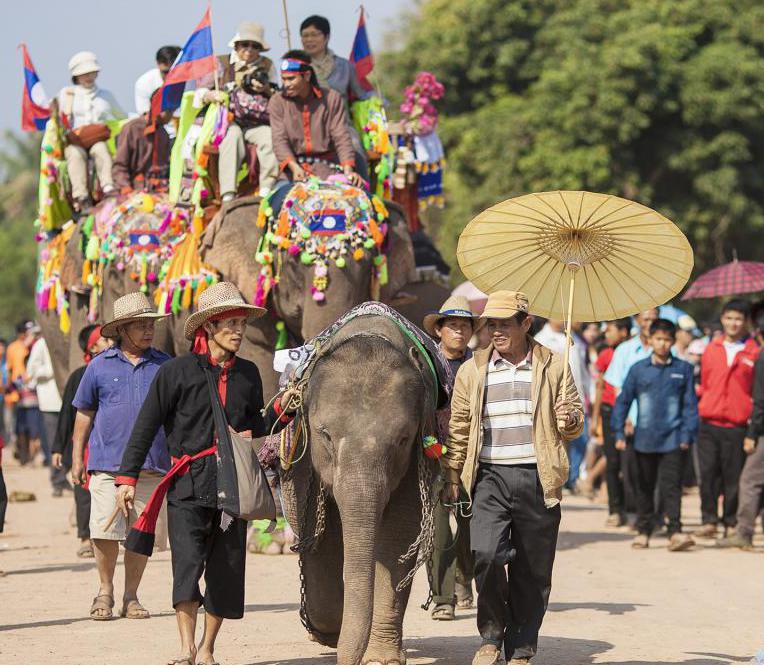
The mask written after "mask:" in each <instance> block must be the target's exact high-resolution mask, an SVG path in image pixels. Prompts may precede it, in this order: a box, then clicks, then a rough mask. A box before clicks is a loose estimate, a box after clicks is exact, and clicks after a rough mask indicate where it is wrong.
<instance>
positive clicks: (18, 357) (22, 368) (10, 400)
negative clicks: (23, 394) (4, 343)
mask: <svg viewBox="0 0 764 665" xmlns="http://www.w3.org/2000/svg"><path fill="white" fill-rule="evenodd" d="M28 355H29V348H28V347H27V345H26V344H24V342H23V341H21V340H19V339H17V340H14V341H13V342H11V343H10V344H9V345H8V348H7V349H6V351H5V362H6V365H7V367H8V382H9V383H10V382H11V381H15V380H16V379H18V378H19V377H22V376H24V374H26V371H27V366H26V360H27V356H28ZM5 401H6V403H7V404H15V403H16V402H18V401H19V394H18V393H17V392H10V393H7V394H6V395H5Z"/></svg>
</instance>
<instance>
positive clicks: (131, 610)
mask: <svg viewBox="0 0 764 665" xmlns="http://www.w3.org/2000/svg"><path fill="white" fill-rule="evenodd" d="M119 616H121V617H122V618H123V619H125V618H127V619H149V618H150V617H151V614H149V611H148V610H147V609H146V608H145V607H144V606H143V605H141V604H140V602H138V601H137V600H136V599H135V598H133V599H132V600H128V601H127V602H126V603H124V604H123V605H122V611H121V612H120V613H119ZM181 662H183V661H181Z"/></svg>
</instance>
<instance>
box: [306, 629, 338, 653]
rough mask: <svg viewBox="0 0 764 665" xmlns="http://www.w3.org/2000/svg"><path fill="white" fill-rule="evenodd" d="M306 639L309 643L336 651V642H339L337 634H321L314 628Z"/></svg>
mask: <svg viewBox="0 0 764 665" xmlns="http://www.w3.org/2000/svg"><path fill="white" fill-rule="evenodd" d="M308 638H309V639H310V641H311V642H316V643H317V644H320V645H322V646H325V647H329V648H330V649H336V648H337V642H339V641H340V635H339V633H321V632H319V631H317V630H316V629H315V628H314V629H313V630H312V631H310V632H309V633H308Z"/></svg>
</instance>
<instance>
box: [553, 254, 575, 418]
mask: <svg viewBox="0 0 764 665" xmlns="http://www.w3.org/2000/svg"><path fill="white" fill-rule="evenodd" d="M568 268H569V269H570V290H569V292H568V317H567V320H566V321H565V364H564V365H563V367H562V401H565V400H566V399H567V398H568V376H570V347H571V345H572V343H573V339H572V338H573V331H572V320H573V293H574V291H575V287H576V270H577V269H578V266H575V265H569V266H568ZM557 426H558V427H559V428H563V427H564V426H565V421H564V420H558V421H557Z"/></svg>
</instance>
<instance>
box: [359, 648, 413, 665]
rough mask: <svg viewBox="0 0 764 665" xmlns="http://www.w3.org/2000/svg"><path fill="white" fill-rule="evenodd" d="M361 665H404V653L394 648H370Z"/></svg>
mask: <svg viewBox="0 0 764 665" xmlns="http://www.w3.org/2000/svg"><path fill="white" fill-rule="evenodd" d="M361 665H406V652H405V651H404V650H403V649H397V648H396V647H394V646H382V645H380V646H375V647H371V646H370V647H369V648H368V649H367V650H366V653H365V654H364V657H363V660H362V661H361Z"/></svg>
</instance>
